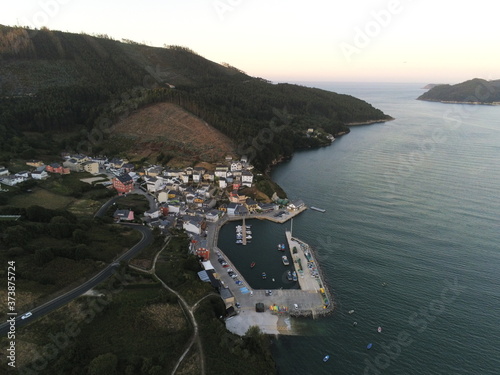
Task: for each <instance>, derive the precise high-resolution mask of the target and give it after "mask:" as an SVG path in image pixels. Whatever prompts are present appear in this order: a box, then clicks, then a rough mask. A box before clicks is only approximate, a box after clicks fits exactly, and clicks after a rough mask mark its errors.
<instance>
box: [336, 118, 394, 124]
mask: <svg viewBox="0 0 500 375" xmlns="http://www.w3.org/2000/svg"><path fill="white" fill-rule="evenodd" d="M393 120H395V118H394V117H390V118H388V119H383V120H366V121H359V122H349V123H346V125H347V126H360V125H373V124H382V123H384V122H387V121H393Z"/></svg>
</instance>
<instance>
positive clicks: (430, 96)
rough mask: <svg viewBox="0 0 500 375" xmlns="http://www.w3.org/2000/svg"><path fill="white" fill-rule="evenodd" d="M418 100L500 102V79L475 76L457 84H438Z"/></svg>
mask: <svg viewBox="0 0 500 375" xmlns="http://www.w3.org/2000/svg"><path fill="white" fill-rule="evenodd" d="M418 100H427V101H436V102H452V103H453V102H458V103H483V104H493V103H495V102H497V103H498V102H500V80H496V81H486V80H484V79H480V78H474V79H471V80H469V81H465V82H462V83H459V84H456V85H437V86H434V87H433V88H431V89H430V90H429V91H427V92H426V93H424V94H422V95H420V96H419V97H418Z"/></svg>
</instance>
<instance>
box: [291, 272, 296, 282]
mask: <svg viewBox="0 0 500 375" xmlns="http://www.w3.org/2000/svg"><path fill="white" fill-rule="evenodd" d="M292 280H293V281H297V272H295V271H293V272H292Z"/></svg>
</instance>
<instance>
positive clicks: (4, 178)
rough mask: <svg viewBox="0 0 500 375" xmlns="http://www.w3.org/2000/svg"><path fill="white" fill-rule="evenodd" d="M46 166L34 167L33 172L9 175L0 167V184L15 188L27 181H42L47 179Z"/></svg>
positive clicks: (5, 169)
mask: <svg viewBox="0 0 500 375" xmlns="http://www.w3.org/2000/svg"><path fill="white" fill-rule="evenodd" d="M48 176H49V175H48V173H47V169H46V166H45V165H43V163H40V165H36V166H35V169H34V170H31V171H28V170H26V171H21V172H17V173H10V172H9V170H8V169H7V168H5V167H4V166H0V183H2V184H5V185H8V186H15V185H17V184H19V183H21V182H24V181H27V180H29V179H34V180H44V179H46V178H47V177H48Z"/></svg>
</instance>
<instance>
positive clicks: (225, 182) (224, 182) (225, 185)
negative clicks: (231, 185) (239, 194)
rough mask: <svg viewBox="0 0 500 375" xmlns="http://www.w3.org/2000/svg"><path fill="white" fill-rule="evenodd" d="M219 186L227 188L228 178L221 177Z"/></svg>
mask: <svg viewBox="0 0 500 375" xmlns="http://www.w3.org/2000/svg"><path fill="white" fill-rule="evenodd" d="M219 187H220V188H221V189H225V188H226V187H227V181H226V179H225V178H221V179H220V180H219Z"/></svg>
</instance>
